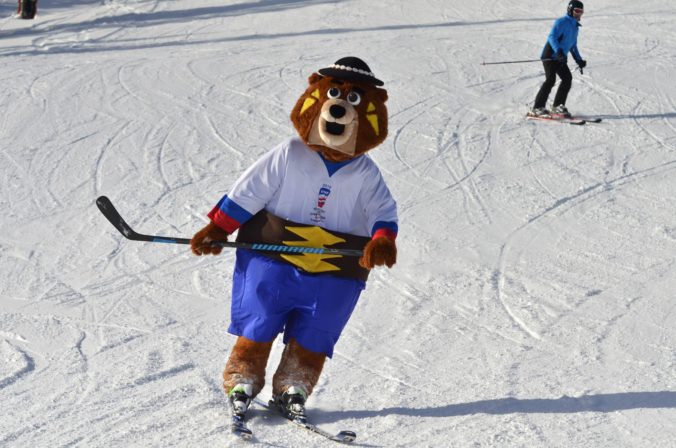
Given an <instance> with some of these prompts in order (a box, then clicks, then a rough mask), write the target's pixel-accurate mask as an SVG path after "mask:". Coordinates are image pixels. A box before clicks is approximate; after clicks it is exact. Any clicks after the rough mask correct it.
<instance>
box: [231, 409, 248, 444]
mask: <svg viewBox="0 0 676 448" xmlns="http://www.w3.org/2000/svg"><path fill="white" fill-rule="evenodd" d="M230 432H232V433H233V434H234V435H236V436H237V437H239V438H240V439H244V440H251V438H252V437H253V432H252V431H251V430H250V429H249V428H248V427H247V426H246V423H244V416H243V415H239V414H235V413H233V414H232V422H231V423H230Z"/></svg>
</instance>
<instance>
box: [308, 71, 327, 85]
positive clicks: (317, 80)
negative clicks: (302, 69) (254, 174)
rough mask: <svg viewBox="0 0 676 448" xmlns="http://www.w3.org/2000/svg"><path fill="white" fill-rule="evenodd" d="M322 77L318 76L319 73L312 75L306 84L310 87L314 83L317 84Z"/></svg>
mask: <svg viewBox="0 0 676 448" xmlns="http://www.w3.org/2000/svg"><path fill="white" fill-rule="evenodd" d="M322 78H323V76H322V75H320V74H319V73H313V74H311V75H310V77H309V78H308V79H307V82H308V84H310V85H312V84H315V83H318V82H319V80H320V79H322Z"/></svg>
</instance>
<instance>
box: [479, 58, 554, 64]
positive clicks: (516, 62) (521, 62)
mask: <svg viewBox="0 0 676 448" xmlns="http://www.w3.org/2000/svg"><path fill="white" fill-rule="evenodd" d="M542 61H555V59H524V60H522V61H499V62H482V63H481V65H501V64H525V63H527V62H542Z"/></svg>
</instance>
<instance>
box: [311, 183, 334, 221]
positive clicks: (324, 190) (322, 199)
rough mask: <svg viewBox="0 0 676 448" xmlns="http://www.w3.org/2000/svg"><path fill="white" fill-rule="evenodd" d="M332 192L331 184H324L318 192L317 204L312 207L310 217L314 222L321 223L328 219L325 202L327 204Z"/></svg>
mask: <svg viewBox="0 0 676 448" xmlns="http://www.w3.org/2000/svg"><path fill="white" fill-rule="evenodd" d="M330 194H331V185H328V184H324V185H322V187H321V188H320V189H319V193H318V194H317V206H316V207H315V208H313V209H312V212H310V219H311V220H312V222H314V223H317V224H319V223H322V222H324V221H325V220H326V212H325V211H324V204H326V200H327V199H328V198H329V195H330Z"/></svg>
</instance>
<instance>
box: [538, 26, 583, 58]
mask: <svg viewBox="0 0 676 448" xmlns="http://www.w3.org/2000/svg"><path fill="white" fill-rule="evenodd" d="M581 26H582V25H580V23H579V22H578V21H577V20H575V18H574V17H572V16H563V17H561V18H559V19H556V21H555V22H554V26H553V27H552V30H551V31H550V32H549V36H548V37H547V44H548V45H549V46H550V47H551V49H552V50H553V54H556V53H557V52H558V51H559V50H560V51H561V52H562V53H563V55H564V56H568V52H570V53H571V54H572V55H573V58H574V59H575V60H576V61H581V60H582V56H581V55H580V52H579V51H578V49H577V33H578V29H579V28H580V27H581ZM547 53H548V51H547V45H545V48H544V49H543V50H542V55H541V56H540V57H541V58H542V59H545V58H549V57H551V55H549V54H547Z"/></svg>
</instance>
